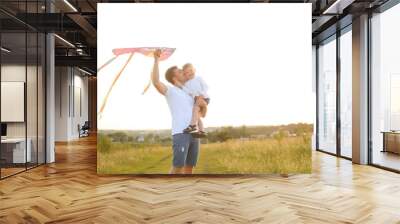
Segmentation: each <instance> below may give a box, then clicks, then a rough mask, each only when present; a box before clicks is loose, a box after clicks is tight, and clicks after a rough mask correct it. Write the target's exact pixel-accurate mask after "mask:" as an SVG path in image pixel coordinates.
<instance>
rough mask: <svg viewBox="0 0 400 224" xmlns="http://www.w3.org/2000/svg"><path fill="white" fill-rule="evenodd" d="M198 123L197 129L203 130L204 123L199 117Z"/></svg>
mask: <svg viewBox="0 0 400 224" xmlns="http://www.w3.org/2000/svg"><path fill="white" fill-rule="evenodd" d="M198 125H199V131H204V125H203V121H202V120H201V118H199V122H198Z"/></svg>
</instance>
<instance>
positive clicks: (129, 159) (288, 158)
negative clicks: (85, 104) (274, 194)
mask: <svg viewBox="0 0 400 224" xmlns="http://www.w3.org/2000/svg"><path fill="white" fill-rule="evenodd" d="M99 141H101V140H99ZM102 145H103V144H98V150H99V151H98V154H97V171H98V173H100V174H166V173H168V171H169V169H170V167H171V161H172V149H171V146H161V145H139V146H138V145H135V146H134V145H133V144H128V143H116V142H113V143H109V149H108V150H107V152H104V150H102V149H101V147H104V146H102ZM310 172H311V147H310V141H309V136H307V138H304V137H287V138H284V139H282V140H280V141H277V140H275V139H262V140H248V141H241V140H238V139H236V140H229V141H226V142H222V143H210V144H202V145H201V147H200V156H199V161H198V164H197V167H196V169H195V170H194V173H197V174H264V173H280V174H290V173H310Z"/></svg>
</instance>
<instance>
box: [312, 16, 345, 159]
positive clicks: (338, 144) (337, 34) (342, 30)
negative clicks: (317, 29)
mask: <svg viewBox="0 0 400 224" xmlns="http://www.w3.org/2000/svg"><path fill="white" fill-rule="evenodd" d="M351 25H352V23H350V24H347V25H346V26H344V27H341V26H339V25H338V26H337V31H336V32H335V33H333V34H332V35H330V36H328V37H326V38H325V39H323V40H322V41H320V43H323V42H325V41H327V42H330V41H336V153H332V152H329V151H326V150H324V149H321V148H320V147H319V88H320V87H319V54H318V48H319V44H318V45H316V46H317V47H316V100H317V101H316V107H317V109H316V117H317V120H316V122H317V124H316V132H317V133H316V151H318V152H323V153H326V154H329V155H333V156H337V157H340V158H343V159H347V160H350V161H351V160H352V158H350V157H347V156H344V155H342V153H341V152H342V151H341V128H342V127H341V117H340V112H341V111H340V109H341V108H340V102H341V101H340V100H341V99H340V93H341V89H340V84H341V65H340V60H341V59H340V37H341V36H342V35H343V34H345V33H346V32H348V31H350V30H348V29H349V27H350V26H351ZM332 36H335V38H334V39H332V40H329V39H330V38H332Z"/></svg>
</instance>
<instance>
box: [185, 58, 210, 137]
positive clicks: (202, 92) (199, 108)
mask: <svg viewBox="0 0 400 224" xmlns="http://www.w3.org/2000/svg"><path fill="white" fill-rule="evenodd" d="M195 73H196V71H195V69H194V67H193V65H192V64H190V63H187V64H185V65H184V66H183V74H184V76H185V77H186V79H187V81H186V82H185V84H184V85H183V86H182V89H183V90H184V91H185V92H186V93H188V94H189V95H191V96H192V97H194V100H195V103H194V106H193V113H192V121H191V123H190V125H189V126H188V127H187V128H185V130H183V133H191V134H196V135H197V136H198V137H205V136H206V133H205V132H204V126H203V122H202V120H201V117H205V116H206V113H207V106H208V103H209V102H210V98H209V96H208V94H207V91H208V86H207V84H206V83H205V82H204V80H203V79H202V78H201V77H200V76H197V75H196V76H195Z"/></svg>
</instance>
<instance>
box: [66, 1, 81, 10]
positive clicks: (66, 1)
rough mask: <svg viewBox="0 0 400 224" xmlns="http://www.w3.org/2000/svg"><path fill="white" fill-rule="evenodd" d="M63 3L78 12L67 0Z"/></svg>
mask: <svg viewBox="0 0 400 224" xmlns="http://www.w3.org/2000/svg"><path fill="white" fill-rule="evenodd" d="M64 2H65V4H67V5H68V6H69V7H70V8H71V9H72V10H74V11H75V12H78V10H77V9H76V8H75V7H74V6H73V5H72V4H71V3H69V1H68V0H64Z"/></svg>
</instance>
